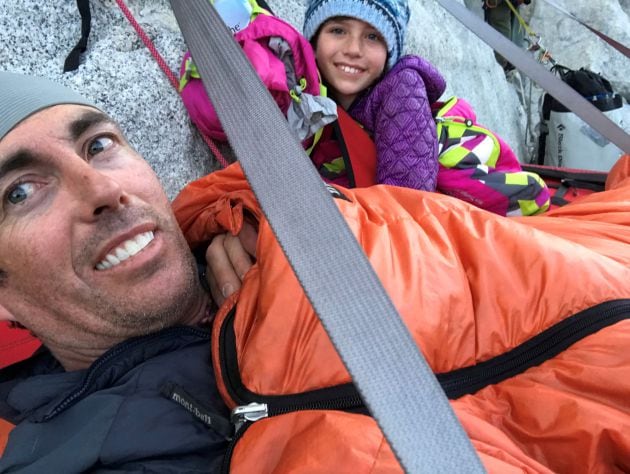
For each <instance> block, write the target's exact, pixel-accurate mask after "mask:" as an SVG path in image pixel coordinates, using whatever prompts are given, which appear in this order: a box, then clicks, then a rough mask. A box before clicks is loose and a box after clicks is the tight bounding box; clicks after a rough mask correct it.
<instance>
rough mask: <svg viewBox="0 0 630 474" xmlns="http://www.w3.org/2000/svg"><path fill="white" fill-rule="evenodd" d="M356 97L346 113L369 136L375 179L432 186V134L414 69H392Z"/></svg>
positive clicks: (420, 81) (426, 101)
mask: <svg viewBox="0 0 630 474" xmlns="http://www.w3.org/2000/svg"><path fill="white" fill-rule="evenodd" d="M361 102H362V103H359V104H357V105H358V106H357V107H353V108H352V109H351V110H350V114H351V115H352V116H353V118H354V119H355V120H357V121H359V122H360V123H362V124H363V125H364V126H365V127H366V129H367V130H368V131H369V132H371V133H372V135H373V138H374V142H375V144H376V151H377V157H378V158H377V160H378V161H377V169H376V178H377V182H378V183H379V184H391V185H395V186H404V187H408V188H413V189H420V190H425V191H435V188H436V183H437V172H438V161H437V137H436V132H435V124H434V122H433V118H432V116H431V109H430V106H429V99H428V97H427V89H426V87H425V83H424V80H423V78H422V77H421V76H420V74H418V73H417V72H416V71H415V70H413V69H399V70H392V71H391V72H390V73H389V74H388V75H387V76H386V77H385V78H384V79H383V80H382V81H381V82H380V83H379V84H378V85H377V86H375V87H374V89H373V90H372V91H371V92H370V94H369V96H367V97H365V98H363V99H361Z"/></svg>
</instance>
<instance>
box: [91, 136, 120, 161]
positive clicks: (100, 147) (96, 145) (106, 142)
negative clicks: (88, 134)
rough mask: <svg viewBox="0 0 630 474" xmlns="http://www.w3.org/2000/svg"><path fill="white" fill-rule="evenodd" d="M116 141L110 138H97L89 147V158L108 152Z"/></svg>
mask: <svg viewBox="0 0 630 474" xmlns="http://www.w3.org/2000/svg"><path fill="white" fill-rule="evenodd" d="M112 143H114V141H113V140H112V139H111V138H109V137H96V138H95V139H94V140H92V141H91V142H90V143H89V144H88V146H87V154H88V155H89V157H93V156H94V155H98V154H99V153H101V152H102V151H105V150H107V149H108V148H109V147H110V146H111V145H112Z"/></svg>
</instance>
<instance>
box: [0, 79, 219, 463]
mask: <svg viewBox="0 0 630 474" xmlns="http://www.w3.org/2000/svg"><path fill="white" fill-rule="evenodd" d="M0 110H1V111H2V112H1V113H0V190H1V193H2V194H1V195H2V206H1V208H0V242H1V244H0V302H1V304H2V307H3V309H2V310H1V311H0V315H2V318H3V319H10V320H12V321H14V322H15V323H18V324H19V325H22V326H25V327H27V328H28V329H30V330H31V331H32V332H33V333H34V334H35V335H36V336H37V337H38V338H39V339H40V340H41V341H42V342H43V344H44V346H45V347H46V350H44V351H41V352H39V353H38V354H37V355H36V356H35V357H33V358H31V359H29V360H28V361H26V362H24V363H21V364H18V365H16V366H12V367H9V368H8V369H6V370H4V371H3V372H2V373H0V418H3V419H4V420H7V421H9V422H11V423H12V424H16V425H17V426H16V427H15V428H14V429H13V431H12V433H11V437H10V440H9V442H8V445H7V446H6V450H5V452H4V455H3V456H2V458H1V459H0V472H6V471H9V472H12V471H13V470H20V472H83V471H86V470H93V472H101V471H102V472H105V471H110V470H117V471H129V472H136V471H142V472H146V471H151V472H213V471H215V470H216V469H218V466H219V463H220V460H221V457H222V456H223V453H224V451H225V447H226V438H227V437H228V436H229V435H230V433H229V428H228V423H227V421H226V419H227V416H228V414H227V411H226V409H225V408H224V404H223V402H222V401H221V399H220V397H219V395H218V393H217V391H216V387H215V383H214V376H213V373H212V368H211V366H210V363H209V348H210V344H209V333H208V331H207V330H206V329H203V328H202V327H201V325H202V323H203V322H204V320H205V319H206V318H207V315H208V306H209V298H208V297H207V295H206V294H205V292H204V291H203V289H202V288H201V286H200V283H199V279H198V277H197V270H196V264H195V261H194V259H193V257H192V255H191V253H190V251H189V249H188V246H187V244H186V241H185V240H184V238H183V237H182V234H181V232H180V230H179V228H178V226H177V222H176V221H175V219H174V216H173V213H172V211H171V208H170V205H169V201H168V199H167V197H166V195H165V194H164V192H163V190H162V187H161V185H160V183H159V181H158V179H157V177H156V175H155V174H154V173H153V171H152V170H151V168H150V167H149V165H148V164H147V163H146V162H145V161H144V160H143V159H142V158H141V157H140V156H139V155H138V154H137V153H136V152H135V151H134V150H133V149H132V147H131V146H130V145H129V144H128V143H127V141H126V140H125V138H124V135H123V134H122V132H121V131H120V129H119V128H118V126H117V125H116V124H115V123H114V122H113V121H112V120H111V119H110V118H109V117H108V116H107V115H105V114H104V113H102V112H101V111H99V110H98V108H96V107H95V106H94V105H93V104H92V103H91V102H89V101H88V100H86V99H84V98H83V97H81V96H79V95H77V94H75V93H74V92H72V91H70V90H68V89H66V88H65V87H62V86H59V85H56V84H54V83H52V82H50V81H47V80H44V79H40V78H34V77H27V76H22V75H17V74H10V73H6V72H0ZM91 472H92V471H91Z"/></svg>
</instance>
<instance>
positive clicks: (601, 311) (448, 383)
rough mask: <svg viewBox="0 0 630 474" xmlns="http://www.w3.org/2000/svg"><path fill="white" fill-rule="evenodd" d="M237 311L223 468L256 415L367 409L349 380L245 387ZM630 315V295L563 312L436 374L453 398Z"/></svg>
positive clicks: (227, 331)
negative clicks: (495, 352)
mask: <svg viewBox="0 0 630 474" xmlns="http://www.w3.org/2000/svg"><path fill="white" fill-rule="evenodd" d="M235 315H236V308H234V309H233V310H232V312H231V313H230V314H229V315H228V316H227V317H226V318H225V320H224V321H223V324H222V326H221V329H220V336H219V354H220V359H221V360H220V365H221V372H222V375H223V379H224V381H225V386H226V388H227V390H228V393H229V394H230V397H232V399H233V400H234V401H235V402H236V403H238V404H239V406H237V407H236V408H235V409H234V410H233V412H232V414H233V415H232V422H233V423H234V424H235V426H236V427H237V429H236V431H235V435H234V437H233V438H232V440H231V441H230V444H229V445H228V449H227V452H226V454H225V457H224V459H223V465H222V472H225V473H227V472H229V467H230V462H231V457H232V452H233V450H234V446H235V445H236V443H237V442H238V440H239V439H240V438H241V437H242V436H243V434H244V433H245V432H246V431H247V429H248V428H249V427H250V426H251V425H252V423H254V422H255V421H258V420H260V419H263V418H268V417H272V416H278V415H282V414H285V413H290V412H294V411H302V410H342V411H350V412H359V413H363V414H367V415H369V412H368V411H367V409H366V407H365V405H364V403H363V401H362V399H361V397H360V396H359V394H358V392H357V391H356V389H355V388H354V385H352V384H351V383H348V384H342V385H337V386H335V387H330V388H327V389H320V390H314V391H311V392H305V393H302V394H297V395H274V396H265V395H259V394H256V393H254V392H251V391H249V390H248V389H247V388H246V387H245V386H244V385H243V383H242V380H241V378H240V374H239V372H238V365H237V362H236V361H237V357H236V339H235V337H234V329H233V321H234V317H235ZM629 318H630V299H624V300H613V301H608V302H605V303H601V304H599V305H596V306H593V307H591V308H588V309H586V310H584V311H581V312H579V313H576V314H574V315H572V316H570V317H568V318H565V319H564V320H563V321H560V322H559V323H556V324H555V325H553V326H551V327H550V328H548V329H546V330H545V331H543V332H542V333H540V334H538V335H536V336H534V337H532V338H531V339H529V340H527V341H525V342H524V343H522V344H520V345H519V346H517V347H515V348H513V349H512V350H510V351H508V352H506V353H503V354H501V355H499V356H495V357H493V358H492V359H489V360H487V361H484V362H480V363H478V364H476V365H474V366H470V367H464V368H461V369H457V370H453V371H451V372H445V373H441V374H436V377H437V379H438V381H439V383H440V385H441V386H442V389H443V390H444V392H445V393H446V395H447V397H448V398H449V399H457V398H460V397H462V396H464V395H467V394H472V393H475V392H477V391H478V390H481V389H482V388H484V387H486V386H488V385H491V384H496V383H499V382H501V381H503V380H506V379H508V378H510V377H513V376H515V375H517V374H519V373H522V372H524V371H525V370H527V369H528V368H530V367H533V366H536V365H540V364H541V363H543V362H544V361H546V360H549V359H551V358H552V357H554V356H556V355H557V354H559V353H560V352H562V351H563V350H565V349H566V348H568V347H569V346H571V345H572V344H574V343H575V342H578V341H579V340H581V339H583V338H585V337H587V336H589V335H591V334H593V333H595V332H597V331H599V330H600V329H603V328H605V327H608V326H611V325H613V324H615V323H617V322H619V321H622V320H624V319H629Z"/></svg>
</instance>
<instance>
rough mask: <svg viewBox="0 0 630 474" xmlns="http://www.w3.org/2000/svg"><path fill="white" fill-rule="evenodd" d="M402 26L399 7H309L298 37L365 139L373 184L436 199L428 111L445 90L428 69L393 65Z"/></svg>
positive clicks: (386, 1) (350, 3)
mask: <svg viewBox="0 0 630 474" xmlns="http://www.w3.org/2000/svg"><path fill="white" fill-rule="evenodd" d="M408 21H409V7H408V5H407V2H406V1H404V0H361V1H357V0H310V1H309V4H308V8H307V11H306V17H305V22H304V35H305V36H306V38H307V39H308V40H309V41H311V44H312V45H313V47H314V49H315V55H316V59H317V65H318V68H319V71H320V73H321V76H322V79H323V80H324V82H325V83H326V85H327V86H328V90H329V93H330V96H331V97H332V98H333V99H335V100H336V101H337V103H338V105H340V106H341V107H343V108H344V109H345V110H346V111H348V112H349V114H350V115H351V116H352V117H353V118H354V119H355V120H356V121H358V122H359V123H360V124H361V125H363V126H364V127H365V128H366V129H367V130H368V132H370V133H371V134H372V138H373V139H374V142H375V145H376V152H377V156H378V159H377V165H376V180H377V182H378V183H380V184H392V185H397V186H405V187H409V188H414V189H421V190H425V191H435V189H436V185H437V173H438V160H437V154H438V153H437V137H436V131H435V123H434V121H433V117H432V115H431V104H432V103H433V102H435V101H436V100H437V99H438V98H439V97H440V96H441V95H442V93H443V92H444V89H445V88H446V82H445V81H444V78H443V77H442V75H441V74H440V73H439V72H438V70H437V69H436V68H435V67H434V66H433V65H431V64H430V63H429V62H428V61H426V60H424V59H422V58H420V57H418V56H405V57H403V58H400V55H401V52H402V48H403V44H404V40H405V32H406V29H407V23H408Z"/></svg>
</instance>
